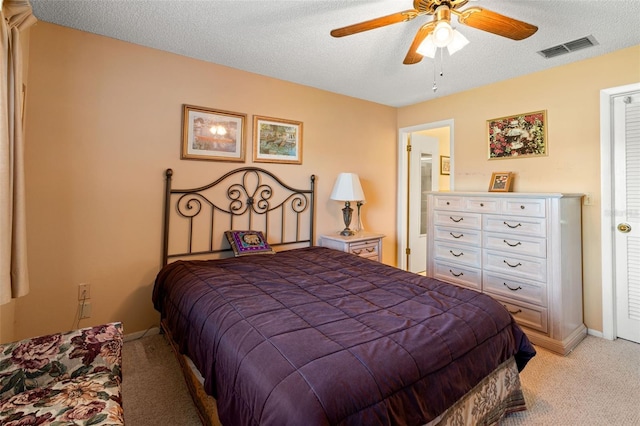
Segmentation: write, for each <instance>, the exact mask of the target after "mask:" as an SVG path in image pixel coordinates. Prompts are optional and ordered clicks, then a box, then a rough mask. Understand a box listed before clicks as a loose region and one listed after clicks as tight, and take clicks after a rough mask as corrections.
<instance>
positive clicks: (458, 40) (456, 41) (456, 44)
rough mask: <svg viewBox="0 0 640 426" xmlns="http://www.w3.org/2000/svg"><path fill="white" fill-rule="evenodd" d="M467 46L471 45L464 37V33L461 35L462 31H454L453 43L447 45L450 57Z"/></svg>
mask: <svg viewBox="0 0 640 426" xmlns="http://www.w3.org/2000/svg"><path fill="white" fill-rule="evenodd" d="M467 44H469V40H467V38H466V37H465V36H463V35H462V33H460V31H458V30H453V40H451V43H449V44H448V45H447V50H448V51H449V55H453V54H454V53H456V52H457V51H458V50H460V49H462V48H463V47H465V46H466V45H467Z"/></svg>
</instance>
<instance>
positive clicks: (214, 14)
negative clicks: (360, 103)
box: [31, 0, 640, 107]
mask: <svg viewBox="0 0 640 426" xmlns="http://www.w3.org/2000/svg"><path fill="white" fill-rule="evenodd" d="M31 4H32V6H33V11H34V14H35V15H36V17H37V18H38V19H39V20H41V21H46V22H51V23H55V24H59V25H63V26H67V27H71V28H76V29H79V30H83V31H87V32H91V33H95V34H100V35H104V36H107V37H112V38H115V39H119V40H124V41H128V42H131V43H136V44H140V45H143V46H148V47H152V48H156V49H161V50H165V51H168V52H173V53H176V54H179V55H184V56H188V57H192V58H197V59H201V60H204V61H208V62H213V63H216V64H221V65H226V66H229V67H233V68H237V69H241V70H246V71H250V72H254V73H257V74H262V75H266V76H269V77H274V78H278V79H282V80H287V81H291V82H295V83H299V84H303V85H306V86H311V87H316V88H319V89H323V90H328V91H331V92H335V93H340V94H343V95H347V96H352V97H355V98H360V99H365V100H369V101H372V102H377V103H380V104H385V105H390V106H396V107H398V106H405V105H411V104H414V103H417V102H421V101H426V100H430V99H434V98H435V97H442V96H446V95H450V94H452V93H456V92H460V91H464V90H468V89H471V88H474V87H478V86H482V85H486V84H490V83H493V82H496V81H500V80H505V79H509V78H513V77H517V76H520V75H524V74H529V73H533V72H536V71H540V70H543V69H546V68H552V67H556V66H559V65H564V64H567V63H570V62H574V61H579V60H583V59H586V58H590V57H593V56H598V55H603V54H605V53H608V52H612V51H615V50H618V49H622V48H625V47H629V46H634V45H638V44H640V0H574V1H570V0H555V1H551V0H512V1H506V0H479V1H474V2H470V4H467V5H466V6H464V7H462V8H461V9H462V10H463V9H465V8H467V7H469V6H480V7H483V8H486V9H490V10H492V11H494V12H498V13H500V14H503V15H506V16H509V17H512V18H516V19H519V20H522V21H525V22H528V23H531V24H533V25H536V26H538V27H539V30H538V32H537V33H535V34H534V35H533V36H531V37H529V38H528V39H525V40H522V41H513V40H510V39H507V38H503V37H499V36H497V35H493V34H489V33H486V32H483V31H480V30H477V29H474V28H470V27H467V26H464V25H459V24H457V20H456V18H455V17H452V24H453V25H454V27H456V26H457V28H458V30H459V31H460V32H462V33H463V34H464V35H465V36H466V37H467V38H468V39H469V41H470V44H469V45H467V46H466V47H465V48H464V49H462V50H461V51H459V52H458V53H456V54H455V55H453V56H451V57H449V55H448V54H447V53H446V52H445V53H444V57H443V60H442V61H440V60H438V61H437V63H436V64H437V65H436V68H437V71H438V73H439V72H440V68H441V67H442V69H443V71H444V76H443V77H439V76H437V86H438V90H437V91H436V92H434V91H433V90H432V86H433V79H434V60H432V59H428V58H425V59H423V60H422V61H421V62H420V63H418V64H415V65H403V64H402V61H403V59H404V56H405V54H406V52H407V50H408V49H409V46H410V45H411V42H412V40H413V37H414V35H415V33H416V31H417V30H418V29H419V28H420V26H422V25H423V24H424V23H426V22H428V21H429V20H431V19H432V17H431V16H419V17H417V18H416V19H414V20H412V21H409V22H401V23H397V24H394V25H391V26H387V27H384V28H378V29H375V30H371V31H366V32H363V33H360V34H355V35H351V36H348V37H343V38H333V37H331V36H330V35H329V32H330V31H331V30H332V29H334V28H338V27H343V26H346V25H350V24H354V23H357V22H361V21H364V20H369V19H373V18H377V17H379V16H383V15H388V14H391V13H395V12H399V11H402V10H406V9H411V8H413V2H412V1H411V0H288V1H274V0H261V1H245V0H235V1H233V0H201V1H191V0H172V1H169V0H151V1H145V0H31ZM589 35H593V36H594V37H595V39H596V40H597V42H598V45H596V46H595V47H591V48H588V49H583V50H579V51H576V52H572V53H569V54H566V55H563V56H558V57H555V58H552V59H545V58H543V57H542V56H541V55H540V54H538V53H537V52H538V51H540V50H543V49H547V48H549V47H552V46H555V45H558V44H562V43H566V42H569V41H572V40H575V39H579V38H582V37H585V36H589ZM638 61H639V62H640V58H638ZM611 72H615V69H612V70H611ZM639 78H640V76H639Z"/></svg>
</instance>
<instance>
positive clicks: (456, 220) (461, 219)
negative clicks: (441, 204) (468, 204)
mask: <svg viewBox="0 0 640 426" xmlns="http://www.w3.org/2000/svg"><path fill="white" fill-rule="evenodd" d="M449 219H451V220H452V221H454V222H455V223H458V222H462V221H463V220H464V217H461V218H460V219H454V218H452V217H451V216H449Z"/></svg>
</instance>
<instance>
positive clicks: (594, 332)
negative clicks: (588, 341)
mask: <svg viewBox="0 0 640 426" xmlns="http://www.w3.org/2000/svg"><path fill="white" fill-rule="evenodd" d="M587 334H588V335H589V336H594V337H604V334H602V331H598V330H593V329H591V328H587Z"/></svg>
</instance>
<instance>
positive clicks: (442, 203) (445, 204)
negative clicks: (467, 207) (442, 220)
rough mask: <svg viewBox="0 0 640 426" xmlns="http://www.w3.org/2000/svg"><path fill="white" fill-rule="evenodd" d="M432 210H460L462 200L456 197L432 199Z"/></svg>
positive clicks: (462, 205)
mask: <svg viewBox="0 0 640 426" xmlns="http://www.w3.org/2000/svg"><path fill="white" fill-rule="evenodd" d="M433 208H434V209H437V210H462V209H463V208H464V198H463V197H456V196H438V197H434V198H433Z"/></svg>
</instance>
